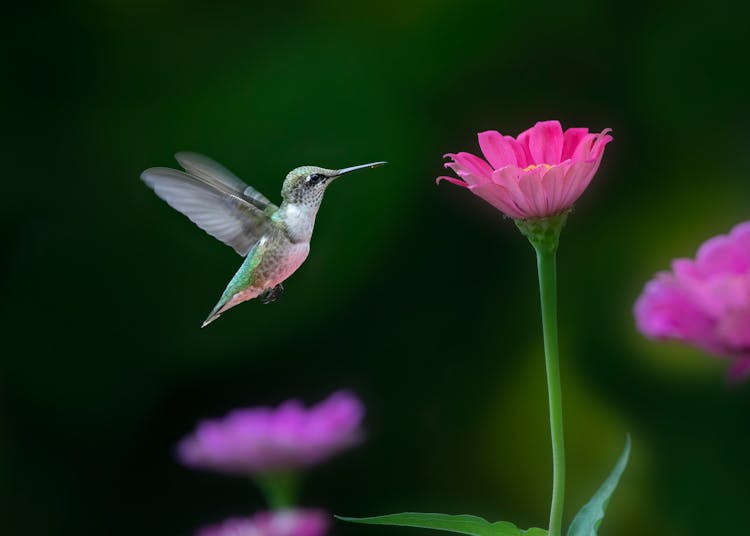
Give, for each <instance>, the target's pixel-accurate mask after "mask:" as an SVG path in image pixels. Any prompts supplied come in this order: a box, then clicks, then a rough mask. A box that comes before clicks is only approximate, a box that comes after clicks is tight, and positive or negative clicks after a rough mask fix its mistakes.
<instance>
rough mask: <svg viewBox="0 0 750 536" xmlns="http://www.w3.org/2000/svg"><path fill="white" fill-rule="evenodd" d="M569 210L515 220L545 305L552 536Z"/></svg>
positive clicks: (559, 482)
mask: <svg viewBox="0 0 750 536" xmlns="http://www.w3.org/2000/svg"><path fill="white" fill-rule="evenodd" d="M568 214H569V212H563V213H562V214H557V215H554V216H547V217H545V218H535V219H527V220H516V225H517V226H518V229H519V230H520V231H521V233H522V234H523V235H524V236H525V237H526V238H528V239H529V242H531V245H532V246H534V250H535V251H536V267H537V271H538V272H539V299H540V302H541V305H542V331H543V333H544V361H545V363H546V366H547V395H548V398H549V428H550V435H551V436H552V505H551V506H550V512H549V536H561V535H562V517H563V506H564V502H565V440H564V438H563V416H562V393H561V388H560V356H559V353H558V349H557V258H556V256H557V245H558V242H559V240H560V232H561V231H562V228H563V227H564V226H565V222H566V221H567V219H568Z"/></svg>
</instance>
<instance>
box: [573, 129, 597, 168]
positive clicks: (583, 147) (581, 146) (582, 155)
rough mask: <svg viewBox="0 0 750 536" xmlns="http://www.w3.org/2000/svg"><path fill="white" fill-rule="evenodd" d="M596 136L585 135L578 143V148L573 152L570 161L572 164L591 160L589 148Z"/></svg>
mask: <svg viewBox="0 0 750 536" xmlns="http://www.w3.org/2000/svg"><path fill="white" fill-rule="evenodd" d="M596 136H597V135H596V134H586V135H585V136H584V137H583V138H582V139H581V141H580V142H579V143H578V146H577V147H576V148H575V149H574V150H573V154H572V155H571V156H570V160H572V161H573V162H580V161H581V160H589V159H590V158H591V147H592V146H593V144H594V141H595V140H596Z"/></svg>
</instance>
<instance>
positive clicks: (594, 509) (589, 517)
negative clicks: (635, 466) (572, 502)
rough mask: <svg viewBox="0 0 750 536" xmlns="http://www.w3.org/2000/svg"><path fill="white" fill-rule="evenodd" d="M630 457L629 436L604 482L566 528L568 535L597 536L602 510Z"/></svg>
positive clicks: (602, 516)
mask: <svg viewBox="0 0 750 536" xmlns="http://www.w3.org/2000/svg"><path fill="white" fill-rule="evenodd" d="M628 457H630V436H628V437H627V440H626V441H625V449H624V450H623V451H622V454H620V458H619V459H618V460H617V463H616V464H615V467H614V469H612V472H611V473H610V474H609V476H608V477H607V480H605V481H604V484H602V485H601V487H600V488H599V489H598V490H597V492H596V493H595V494H594V496H593V497H591V500H590V501H589V502H587V503H586V504H585V505H584V506H583V508H581V510H580V511H579V512H578V514H576V517H575V519H573V522H572V523H571V524H570V527H569V528H568V536H597V533H596V531H597V529H598V528H599V525H601V523H602V519H604V511H605V510H606V509H607V504H609V499H610V498H611V497H612V493H613V492H614V491H615V488H616V487H617V484H618V483H619V482H620V477H621V476H622V473H623V471H625V467H626V466H627V465H628Z"/></svg>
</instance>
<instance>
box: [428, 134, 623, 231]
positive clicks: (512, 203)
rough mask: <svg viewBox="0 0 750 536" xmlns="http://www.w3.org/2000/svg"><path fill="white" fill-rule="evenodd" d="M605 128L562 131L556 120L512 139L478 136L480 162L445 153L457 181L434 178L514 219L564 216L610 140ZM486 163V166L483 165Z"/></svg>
mask: <svg viewBox="0 0 750 536" xmlns="http://www.w3.org/2000/svg"><path fill="white" fill-rule="evenodd" d="M609 131H610V129H605V130H603V131H602V132H601V133H599V134H589V130H588V129H587V128H569V129H568V130H566V131H565V132H563V130H562V126H560V122H559V121H541V122H539V123H537V124H536V125H534V126H533V127H531V128H530V129H529V130H527V131H525V132H522V133H521V134H519V135H518V137H517V138H514V137H512V136H503V135H502V134H500V133H499V132H497V131H496V130H488V131H486V132H480V133H479V134H478V136H479V147H480V148H481V149H482V153H483V155H484V160H483V159H481V158H479V157H478V156H474V155H473V154H471V153H456V154H452V153H449V154H447V155H445V156H446V157H447V158H451V159H452V161H451V162H448V163H447V164H445V167H447V168H451V169H452V170H453V171H454V172H455V173H456V175H458V176H459V177H460V179H455V178H453V177H438V181H440V180H441V179H444V180H447V181H449V182H452V183H453V184H457V185H459V186H463V187H465V188H468V189H469V190H471V191H472V192H473V193H475V194H476V195H478V196H479V197H481V198H482V199H484V200H485V201H487V202H488V203H490V204H492V205H493V206H495V207H496V208H498V209H499V210H501V211H502V212H504V213H505V214H506V215H508V216H510V217H511V218H514V219H537V218H547V217H549V216H555V215H558V214H561V213H563V212H566V211H567V210H568V209H570V208H571V206H572V205H573V203H575V201H576V200H577V199H578V198H579V197H580V196H581V194H582V193H583V191H584V190H585V189H586V187H587V186H588V185H589V183H590V182H591V179H592V178H593V177H594V174H595V173H596V170H597V169H598V168H599V163H600V162H601V160H602V155H603V154H604V146H605V145H607V143H609V142H610V141H612V136H609V135H608V134H607V133H608V132H609ZM488 162H489V163H488Z"/></svg>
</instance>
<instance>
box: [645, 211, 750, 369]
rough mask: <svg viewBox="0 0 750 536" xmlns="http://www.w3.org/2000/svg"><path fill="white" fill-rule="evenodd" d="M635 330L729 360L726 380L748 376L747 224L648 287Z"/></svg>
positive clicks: (749, 290)
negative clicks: (678, 342)
mask: <svg viewBox="0 0 750 536" xmlns="http://www.w3.org/2000/svg"><path fill="white" fill-rule="evenodd" d="M635 318H636V322H637V324H638V329H639V330H640V331H641V332H643V334H644V335H647V336H648V337H652V338H655V339H676V340H679V341H683V342H686V343H688V344H691V345H693V346H696V347H698V348H701V349H703V350H706V351H707V352H710V353H712V354H715V355H719V356H724V357H728V358H729V359H731V360H732V365H731V367H730V369H729V377H730V379H734V380H736V379H740V378H742V377H744V376H746V375H747V374H748V373H750V222H745V223H742V224H740V225H738V226H737V227H735V228H734V229H732V231H731V233H729V235H721V236H716V237H714V238H711V239H710V240H708V241H707V242H705V243H704V244H703V245H702V246H701V247H700V248H699V249H698V254H697V256H696V258H695V260H692V259H676V260H675V261H673V262H672V271H671V272H661V273H659V274H657V275H656V277H655V278H654V279H652V280H651V281H649V282H648V283H647V284H646V287H645V289H644V290H643V293H642V294H641V296H640V297H639V298H638V301H637V302H636V304H635Z"/></svg>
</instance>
